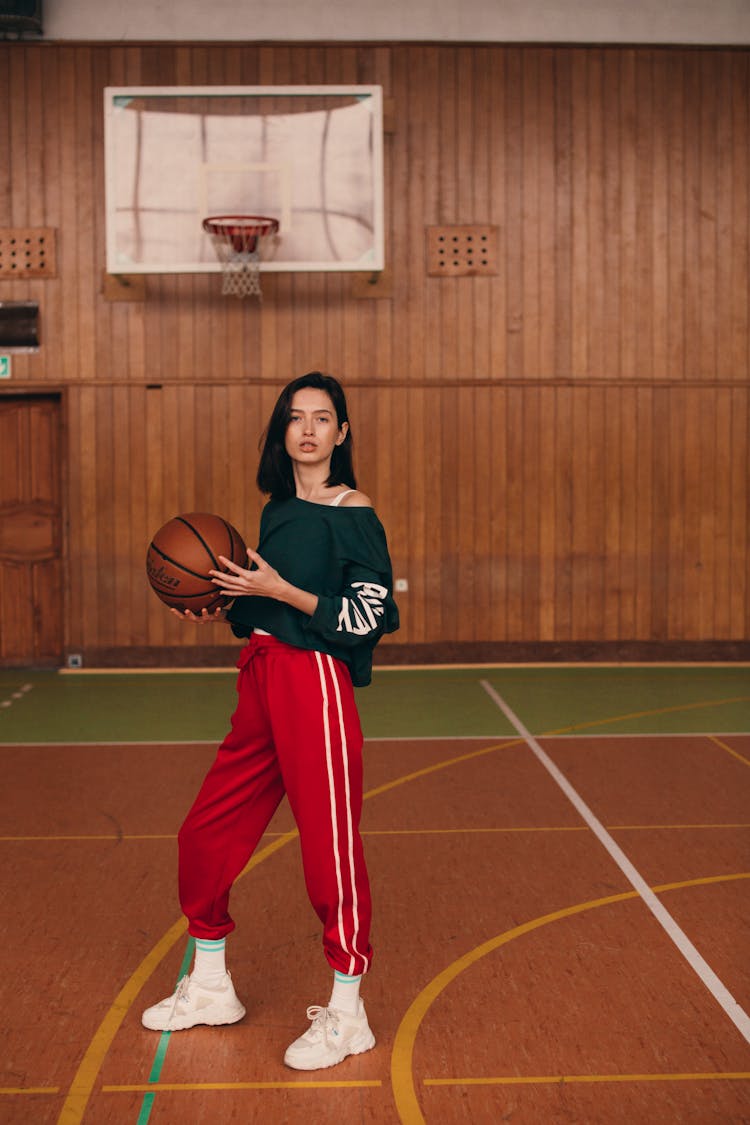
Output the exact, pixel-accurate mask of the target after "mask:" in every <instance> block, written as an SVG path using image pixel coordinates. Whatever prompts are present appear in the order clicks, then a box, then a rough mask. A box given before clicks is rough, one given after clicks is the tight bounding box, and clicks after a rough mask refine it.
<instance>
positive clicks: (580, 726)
mask: <svg viewBox="0 0 750 1125" xmlns="http://www.w3.org/2000/svg"><path fill="white" fill-rule="evenodd" d="M729 703H750V695H738V696H735V697H733V698H732V699H708V700H700V701H699V702H697V703H679V704H675V705H674V706H671V707H655V708H653V709H652V710H650V711H630V712H629V713H628V714H626V715H615V716H613V717H612V718H609V719H591V720H589V721H588V722H585V723H573V725H572V726H569V727H560V728H559V729H558V730H548V731H545V732H544V734H540V735H537V737H538V738H545V737H550V736H552V735H555V734H571V733H574V732H575V731H577V730H587V729H589V728H590V727H604V726H609V725H610V724H612V723H624V722H626V721H627V720H628V719H648V718H650V717H651V716H652V715H671V714H674V713H675V712H678V711H701V710H706V709H710V708H711V707H726V706H727V705H728V704H729ZM616 733H617V732H616ZM679 733H680V734H681V736H682V737H683V738H701V737H703V738H710V737H711V736H710V735H706V734H704V733H703V732H702V731H697V732H696V731H680V732H679ZM654 737H656V738H658V737H659V736H658V734H657V735H655V736H654Z"/></svg>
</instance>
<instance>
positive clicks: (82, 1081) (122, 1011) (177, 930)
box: [57, 696, 750, 1125]
mask: <svg viewBox="0 0 750 1125" xmlns="http://www.w3.org/2000/svg"><path fill="white" fill-rule="evenodd" d="M748 700H750V696H748V697H740V698H739V699H727V700H721V701H712V702H710V703H705V704H688V705H687V708H689V707H696V706H705V707H711V706H715V705H717V703H719V702H722V703H733V702H745V701H748ZM682 709H683V708H667V710H682ZM660 713H661V712H660V711H659V710H656V711H653V712H643V714H644V715H645V714H660ZM629 717H636V716H635V715H631V716H628V715H623V716H616V717H614V718H612V719H600V720H596V721H595V722H592V723H586V724H582V725H583V726H602V725H606V724H607V723H614V722H620V721H622V720H623V719H626V718H629ZM574 729H579V728H575V727H562V728H560V729H559V730H554V731H547V732H546V734H547V735H554V734H563V733H565V732H566V731H570V730H574ZM540 737H544V735H540ZM370 741H377V739H372V740H370ZM405 741H408V739H405ZM523 745H525V743H524V740H523V739H522V738H518V737H506V738H504V739H503V740H502V741H500V742H496V743H493V744H492V745H491V746H488V747H483V748H481V749H479V750H473V751H471V752H469V753H468V754H463V755H459V756H458V757H455V758H449V759H446V760H444V761H440V762H437V763H435V764H434V765H431V766H426V767H424V768H422V769H419V770H415V771H413V772H412V773H409V774H405V775H403V776H402V777H399V778H396V779H394V780H393V781H389V782H385V783H384V784H383V785H380V786H377V787H376V788H374V789H371V790H368V792H367V793H365V794H364V795H363V800H368V799H370V798H372V797H376V796H380V795H381V794H383V793H386V792H388V791H389V790H391V789H395V788H396V787H398V786H399V785H404V784H406V783H407V782H410V781H415V780H417V779H419V778H421V777H425V776H427V775H429V774H431V773H436V772H438V771H439V770H442V769H447V768H448V767H450V766H453V765H460V764H462V763H463V762H466V761H470V760H471V759H473V758H478V757H482V756H484V755H488V754H491V753H494V752H496V751H498V750H504V749H509V748H511V747H514V746H523ZM297 835H298V833H297V830H296V829H294V830H292V831H290V832H288V833H286V834H285V835H284V836H281V837H279V839H277V840H275V841H274V842H273V843H271V844H268V845H267V846H266V847H265V848H263V849H262V850H261V851H260V852H257V853H256V854H255V855H254V856H253V857H252V858H251V860H250V862H249V864H248V865H247V867H246V868H245V870H244V871H243V872H242V875H245V874H247V873H248V872H249V871H251V870H252V869H253V868H254V867H257V866H258V864H260V863H262V862H263V860H265V859H267V858H268V857H269V856H270V855H272V854H273V853H274V852H275V851H278V850H279V848H281V847H284V845H285V844H287V843H289V842H291V840H293V839H296V838H297ZM242 875H241V876H240V878H242ZM185 929H186V923H185V919H184V918H181V919H179V921H178V922H176V923H175V925H174V926H172V927H171V928H170V929H169V930H168V931H167V933H166V934H165V935H164V936H163V937H162V938H161V940H160V941H159V942H158V943H157V945H156V946H155V947H154V949H153V950H152V951H151V953H149V954H148V955H147V956H146V957H145V958H144V960H143V961H142V962H141V963H140V965H139V966H138V967H137V968H136V970H135V972H134V973H133V974H132V976H131V977H130V978H129V980H128V981H127V982H126V984H125V985H124V987H123V989H122V990H121V991H120V993H119V994H118V996H117V997H116V998H115V1000H114V1002H113V1004H112V1006H111V1007H110V1009H109V1011H108V1012H107V1014H106V1015H105V1017H104V1019H103V1021H102V1023H101V1024H100V1026H99V1028H98V1029H97V1031H96V1032H95V1034H94V1037H93V1038H92V1040H91V1042H90V1043H89V1046H88V1048H87V1049H86V1053H85V1054H84V1057H83V1059H82V1060H81V1063H80V1065H79V1067H78V1070H77V1071H76V1074H75V1077H74V1078H73V1082H72V1083H71V1086H70V1088H69V1090H68V1095H67V1097H66V1100H65V1102H64V1104H63V1107H62V1110H61V1112H60V1116H59V1117H58V1120H57V1125H80V1122H81V1121H82V1119H83V1114H84V1112H85V1109H86V1105H87V1103H88V1100H89V1098H90V1096H91V1093H92V1091H93V1088H94V1082H95V1081H96V1077H97V1075H98V1073H99V1071H100V1070H101V1067H102V1065H103V1063H104V1058H105V1056H106V1054H107V1052H108V1051H109V1048H110V1046H111V1044H112V1041H113V1039H114V1037H115V1035H116V1034H117V1031H118V1030H119V1027H120V1025H121V1024H122V1022H123V1020H124V1019H125V1016H126V1015H127V1012H128V1010H129V1009H130V1007H131V1006H132V1005H133V1003H134V1002H135V999H136V997H137V995H138V993H139V992H140V990H141V989H142V988H143V987H144V985H145V984H146V982H147V981H148V979H149V977H150V976H151V974H152V973H153V972H154V971H155V970H156V968H157V967H158V965H159V963H160V962H161V961H162V960H163V959H164V957H166V956H167V954H168V953H169V951H170V950H171V949H172V947H173V946H174V945H175V944H176V943H177V941H179V940H180V938H181V937H182V935H183V934H184V932H185ZM157 951H160V952H159V953H158V955H157Z"/></svg>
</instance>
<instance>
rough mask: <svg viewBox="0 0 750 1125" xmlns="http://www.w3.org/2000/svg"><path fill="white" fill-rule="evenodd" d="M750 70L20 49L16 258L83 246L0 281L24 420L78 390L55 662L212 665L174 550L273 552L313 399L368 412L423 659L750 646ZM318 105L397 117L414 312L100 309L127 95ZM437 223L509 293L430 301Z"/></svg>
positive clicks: (10, 198)
mask: <svg viewBox="0 0 750 1125" xmlns="http://www.w3.org/2000/svg"><path fill="white" fill-rule="evenodd" d="M749 67H750V51H748V50H745V49H738V50H718V49H702V50H699V49H695V50H693V49H647V48H637V49H631V48H614V47H613V48H604V49H599V48H588V47H587V48H570V47H560V48H553V47H534V46H530V47H515V46H514V47H505V46H499V45H486V46H476V47H472V46H459V47H451V46H432V45H380V46H356V45H354V46H342V45H335V46H334V45H331V46H309V45H308V46H289V45H270V46H260V47H258V46H253V45H248V46H233V45H228V46H217V45H212V46H208V47H206V46H190V45H142V46H138V45H132V46H116V45H107V46H96V45H95V46H92V45H85V46H76V45H65V46H63V45H57V44H40V45H26V44H3V45H0V151H2V152H3V153H4V159H3V160H2V162H0V226H51V227H54V228H56V229H57V231H58V247H57V250H58V266H59V272H58V276H57V277H56V278H54V279H49V280H43V281H25V282H24V281H4V280H0V300H11V299H15V300H18V299H38V300H39V302H40V307H41V322H42V333H43V347H42V348H41V350H40V352H39V353H38V354H37V355H31V356H16V357H15V358H14V365H13V376H14V377H13V389H15V390H16V391H17V390H18V389H19V388H26V389H29V390H44V389H49V388H53V387H54V388H61V389H62V390H63V397H64V405H65V416H66V437H67V444H66V490H67V495H66V506H67V541H66V542H67V547H66V555H67V574H68V579H69V582H68V585H69V594H68V598H67V602H66V606H65V621H66V625H65V638H64V651H65V652H68V651H76V652H83V653H84V654H85V656H86V657H87V659H88V661H89V662H90V663H91V662H93V663H96V662H97V660H105V659H108V658H109V657H112V656H113V654H114V655H115V656H116V657H117V659H118V660H124V661H127V659H129V658H131V659H133V660H135V659H144V658H145V659H152V660H153V661H155V662H158V661H159V660H161V659H163V658H164V655H163V654H164V653H165V652H170V653H171V654H172V656H174V653H175V651H177V649H175V647H174V646H179V647H180V648H182V647H185V646H192V645H194V644H195V640H196V638H195V635H194V632H191V635H190V636H189V637H188V636H187V634H186V631H185V629H184V628H181V627H180V624H179V622H176V621H174V620H173V619H171V618H170V617H169V615H168V614H167V613H166V612H162V609H161V607H160V606H159V604H158V603H157V602H156V600H155V599H154V596H153V594H151V593H150V592H149V591H148V590H147V588H146V583H145V578H144V570H143V556H144V553H145V547H146V544H147V541H148V537H149V532H150V531H151V530H153V529H154V528H156V527H157V526H159V524H160V523H162V522H163V521H164V520H165V519H167V518H168V517H169V516H171V515H173V514H174V513H175V512H176V511H179V510H189V509H213V510H219V511H221V512H222V513H223V514H225V515H227V516H228V517H229V518H230V519H231V520H232V521H233V522H235V523H236V524H237V525H238V526H239V527H240V528H241V529H242V530H243V531H245V532H247V536H248V539H249V540H250V541H252V539H253V529H254V527H255V525H256V521H257V517H258V512H259V509H260V498H259V497H258V496H257V495H256V492H255V488H254V483H253V479H254V473H255V466H256V460H257V441H258V435H259V432H260V430H261V428H262V425H263V423H264V421H265V419H266V416H267V414H268V412H269V410H270V407H271V405H272V402H273V400H274V398H275V395H276V393H277V391H278V389H279V388H280V386H281V385H283V383H285V382H286V381H287V380H288V379H289V378H291V377H293V376H295V375H297V374H300V373H302V372H304V371H306V370H311V369H316V368H322V369H324V370H327V371H330V372H331V373H333V374H335V375H337V376H339V377H341V378H342V380H343V381H344V382H345V384H346V385H347V387H348V388H349V390H350V397H351V408H352V414H353V419H354V430H355V439H356V443H357V451H358V467H359V473H360V478H361V484H362V486H363V487H364V488H365V489H366V490H367V491H368V492H370V493H371V494H372V495H373V496H374V498H375V500H376V504H377V508H378V510H379V512H380V514H381V517H382V519H383V521H384V523H385V524H386V526H387V529H388V532H389V537H390V542H391V547H392V555H393V559H394V564H395V570H396V574H397V575H398V576H399V577H405V578H407V579H408V581H409V592H408V594H406V595H403V596H402V597H401V599H400V605H401V609H402V617H403V628H402V630H401V632H400V633H399V634H397V635H396V637H394V638H392V641H393V644H394V645H397V646H401V650H402V653H403V652H406V651H414V652H416V651H417V650H416V649H413V648H412V646H420V645H429V646H431V650H430V651H432V652H433V653H440V652H447V651H449V649H450V651H451V652H453V653H464V654H465V655H470V654H471V653H472V652H478V651H479V649H478V648H477V646H478V645H483V644H484V645H485V646H486V645H487V644H490V643H492V644H494V646H495V648H494V649H493V650H492V651H493V652H496V653H501V652H506V651H507V653H512V651H513V646H514V645H516V646H522V645H526V646H532V648H533V647H534V646H536V648H535V651H537V652H538V653H539V654H543V653H544V651H546V649H545V648H544V646H548V648H549V651H552V650H553V649H554V651H557V652H568V653H572V652H574V651H575V645H579V646H580V645H583V644H584V643H590V644H591V645H593V646H594V647H593V648H591V649H590V651H592V652H597V653H599V654H601V653H603V652H605V651H607V648H606V646H607V645H609V646H615V648H611V651H615V649H616V646H618V645H619V646H621V648H622V646H623V645H625V644H627V643H629V642H640V643H646V642H662V643H664V644H665V645H674V646H675V652H677V651H678V649H679V647H680V646H684V645H685V644H686V643H690V642H708V641H712V642H727V643H728V642H734V643H738V642H739V643H741V642H743V641H745V640H747V638H748V636H750V580H749V577H748V541H749V538H750V518H749V514H750V513H749V509H750V492H749V489H748V476H749V469H750V457H749V454H748V448H749V445H748V426H749V423H750V402H749V401H748V399H749V387H750V378H749V376H750V370H749V356H748V316H749V313H748V307H749V302H748V296H749V292H750V291H749V288H748V252H749V251H748V247H749V242H748V216H749V211H750V194H749V193H750V186H749V179H748V161H749V159H750V157H749V155H748V154H749V153H750V70H749ZM325 82H330V83H344V82H360V83H380V84H382V85H383V87H384V93H385V96H386V98H387V99H390V102H389V104H390V106H391V111H390V118H391V121H392V124H391V126H389V129H390V131H389V132H388V135H387V137H386V216H387V260H388V271H389V274H390V284H391V289H392V293H391V296H390V297H388V296H382V295H380V293H377V294H376V295H375V296H373V298H372V299H362V298H360V297H356V296H354V294H353V279H352V277H351V276H346V275H340V276H335V275H327V276H326V275H296V276H293V275H282V274H276V275H266V280H265V281H264V291H265V294H266V297H265V301H264V303H263V305H262V307H258V305H257V304H256V303H254V302H252V301H246V302H240V301H237V300H234V299H226V298H222V297H221V296H220V295H219V287H220V286H219V279H218V278H217V277H216V276H215V275H203V276H179V277H176V276H158V277H157V276H150V277H148V278H147V279H146V293H145V299H144V300H142V301H112V300H108V299H105V296H104V294H103V292H102V286H103V269H104V226H103V119H102V94H101V91H102V88H103V87H104V86H105V85H126V84H132V85H136V84H144V85H157V84H185V85H187V84H240V83H244V84H256V83H269V84H288V83H300V84H304V83H316V84H318V83H325ZM440 223H444V224H451V223H478V224H486V223H492V224H496V225H497V226H498V228H499V260H500V268H499V272H498V274H497V276H495V277H481V278H477V277H474V278H456V279H447V278H445V279H440V278H432V277H428V276H427V274H426V268H425V253H424V242H425V227H426V226H428V225H432V224H440ZM207 631H208V630H204V632H207ZM200 639H201V641H204V640H207V638H205V637H203V636H201V638H200ZM220 640H221V642H223V641H225V640H226V638H225V636H224V635H223V631H222V636H221V638H220V639H219V638H218V637H216V638H215V639H214V638H213V637H212V640H211V643H212V644H217V645H218V644H219V643H220ZM450 646H453V647H452V648H451V647H450ZM456 646H458V647H456ZM462 646H463V647H462ZM472 646H473V648H472ZM503 646H505V648H503ZM539 646H542V647H539ZM566 646H567V647H566ZM482 651H485V652H489V651H490V650H489V649H487V648H486V647H485V649H483V650H482ZM518 651H520V648H519V649H518ZM144 654H145V657H144ZM392 655H393V653H392Z"/></svg>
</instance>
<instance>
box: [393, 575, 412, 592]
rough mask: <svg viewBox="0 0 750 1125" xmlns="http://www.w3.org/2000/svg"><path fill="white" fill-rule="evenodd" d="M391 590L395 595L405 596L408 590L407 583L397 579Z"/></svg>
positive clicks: (405, 580)
mask: <svg viewBox="0 0 750 1125" xmlns="http://www.w3.org/2000/svg"><path fill="white" fill-rule="evenodd" d="M393 588H394V590H395V591H396V593H397V594H405V593H406V592H407V591H408V589H409V581H408V579H406V578H397V579H396V581H395V582H394V583H393Z"/></svg>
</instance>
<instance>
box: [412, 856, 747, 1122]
mask: <svg viewBox="0 0 750 1125" xmlns="http://www.w3.org/2000/svg"><path fill="white" fill-rule="evenodd" d="M738 879H750V872H740V873H738V874H734V875H715V876H703V877H701V878H699V879H687V880H683V881H680V882H677V883H664V884H662V885H660V886H656V887H653V888H652V889H653V893H654V894H664V893H665V892H667V891H674V890H684V889H687V888H692V887H699V886H709V885H714V884H718V883H727V882H733V881H735V880H738ZM638 897H639V896H638V892H637V891H623V892H622V893H620V894H616V895H607V896H606V897H604V898H599V899H592V900H590V901H589V902H580V903H576V904H574V905H573V906H566V907H563V909H561V910H555V911H553V912H552V913H550V914H543V915H541V916H540V917H538V918H532V919H531V920H530V921H528V922H523V923H522V924H521V925H520V926H514V928H513V929H512V930H506V931H505V932H504V933H502V934H498V935H497V936H496V937H494V938H490V939H489V940H488V941H485V942H482V943H481V945H478V946H476V947H475V948H474V949H470V950H468V951H467V952H466V953H464V954H463V956H461V957H459V958H457V959H456V960H455V961H453V962H452V964H450V965H447V966H446V968H444V969H443V970H442V971H441V972H440V973H438V974H437V976H435V977H433V979H432V980H431V981H429V982H428V983H427V984H426V985H425V987H424V988H423V989H422V991H421V992H420V993H419V994H418V995H417V996H416V997H415V998H414V1000H413V1001H412V1002H411V1004H410V1005H409V1007H408V1009H407V1010H406V1012H405V1014H404V1016H403V1017H402V1019H401V1023H400V1024H399V1026H398V1028H397V1029H396V1035H395V1038H394V1042H393V1049H392V1052H391V1086H392V1089H393V1096H394V1100H395V1102H396V1110H397V1112H398V1115H399V1118H400V1120H401V1123H402V1125H426V1123H425V1119H424V1117H423V1116H422V1111H421V1109H420V1107H419V1101H418V1099H417V1093H416V1090H415V1088H414V1073H413V1056H414V1044H415V1042H416V1038H417V1034H418V1032H419V1028H420V1026H421V1024H422V1022H423V1020H424V1018H425V1016H426V1015H427V1012H428V1011H429V1009H430V1008H431V1006H432V1004H433V1003H434V1002H435V1000H437V998H438V996H439V995H440V993H441V992H443V991H444V990H445V989H446V988H447V987H448V985H449V984H452V983H453V981H454V980H455V979H456V978H457V977H459V976H460V975H461V973H463V972H465V970H466V969H469V968H471V966H472V965H474V964H475V963H476V962H477V961H480V960H481V959H482V958H483V957H486V956H487V955H488V954H490V953H494V952H495V951H496V950H498V949H500V948H501V947H502V946H504V945H508V944H510V942H512V941H515V939H516V938H519V937H523V936H524V935H526V934H529V933H532V932H533V931H534V930H539V929H541V928H542V927H544V926H548V925H550V924H551V923H552V922H559V921H562V920H563V919H565V918H571V917H574V916H575V915H577V914H584V913H586V912H587V911H589V910H596V909H598V908H599V907H602V906H610V905H613V904H615V903H622V902H632V901H634V900H635V899H637V898H638Z"/></svg>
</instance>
